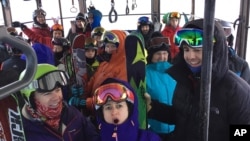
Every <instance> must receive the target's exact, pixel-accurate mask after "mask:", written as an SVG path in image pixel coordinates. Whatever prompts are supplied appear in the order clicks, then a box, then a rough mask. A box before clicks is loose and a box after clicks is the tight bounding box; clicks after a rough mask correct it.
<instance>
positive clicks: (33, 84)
mask: <svg viewBox="0 0 250 141" xmlns="http://www.w3.org/2000/svg"><path fill="white" fill-rule="evenodd" d="M37 88H39V87H38V82H37V80H33V81H32V82H31V83H30V84H29V85H28V86H26V87H25V89H37Z"/></svg>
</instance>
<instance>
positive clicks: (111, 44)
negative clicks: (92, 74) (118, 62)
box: [97, 31, 119, 62]
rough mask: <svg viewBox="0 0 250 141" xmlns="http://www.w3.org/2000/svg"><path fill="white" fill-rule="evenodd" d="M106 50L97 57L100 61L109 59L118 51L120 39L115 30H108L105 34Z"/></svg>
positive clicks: (104, 43)
mask: <svg viewBox="0 0 250 141" xmlns="http://www.w3.org/2000/svg"><path fill="white" fill-rule="evenodd" d="M102 41H103V45H104V51H103V52H102V53H101V54H99V55H98V57H97V59H98V61H100V62H103V61H109V60H110V59H111V56H112V54H113V53H115V52H116V50H117V48H118V46H119V39H118V37H117V35H116V34H115V33H113V32H110V31H106V32H105V33H104V35H103V39H102Z"/></svg>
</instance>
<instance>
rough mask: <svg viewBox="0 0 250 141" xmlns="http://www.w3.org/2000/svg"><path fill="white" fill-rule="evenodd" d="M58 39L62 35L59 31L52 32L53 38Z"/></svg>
mask: <svg viewBox="0 0 250 141" xmlns="http://www.w3.org/2000/svg"><path fill="white" fill-rule="evenodd" d="M60 37H63V33H62V31H61V30H55V31H53V38H60Z"/></svg>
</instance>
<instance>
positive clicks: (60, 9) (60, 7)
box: [58, 0, 63, 26]
mask: <svg viewBox="0 0 250 141" xmlns="http://www.w3.org/2000/svg"><path fill="white" fill-rule="evenodd" d="M58 5H59V12H60V20H61V25H62V26H63V15H62V4H61V0H58Z"/></svg>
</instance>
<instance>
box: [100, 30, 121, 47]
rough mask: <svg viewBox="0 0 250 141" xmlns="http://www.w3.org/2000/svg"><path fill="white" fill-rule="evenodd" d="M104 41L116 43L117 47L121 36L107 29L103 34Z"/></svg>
mask: <svg viewBox="0 0 250 141" xmlns="http://www.w3.org/2000/svg"><path fill="white" fill-rule="evenodd" d="M103 42H104V43H113V44H115V45H116V47H118V46H119V43H120V42H119V38H118V37H117V35H116V34H115V33H113V32H111V31H106V32H105V34H104V36H103Z"/></svg>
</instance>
